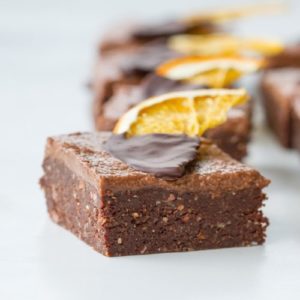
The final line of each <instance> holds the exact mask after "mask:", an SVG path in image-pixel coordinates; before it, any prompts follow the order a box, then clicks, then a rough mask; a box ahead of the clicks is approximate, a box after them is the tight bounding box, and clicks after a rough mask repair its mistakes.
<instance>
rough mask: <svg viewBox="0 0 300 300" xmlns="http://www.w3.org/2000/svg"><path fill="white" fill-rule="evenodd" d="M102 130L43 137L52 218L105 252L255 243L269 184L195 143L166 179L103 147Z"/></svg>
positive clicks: (263, 224)
mask: <svg viewBox="0 0 300 300" xmlns="http://www.w3.org/2000/svg"><path fill="white" fill-rule="evenodd" d="M110 135H111V134H110V133H104V132H102V133H75V134H70V135H63V136H58V137H52V138H49V139H48V142H47V147H46V152H45V159H44V163H43V168H44V172H45V174H44V176H43V177H42V178H41V181H40V183H41V186H42V188H43V189H44V191H45V195H46V199H47V206H48V212H49V214H50V216H51V218H52V220H53V221H54V222H56V223H58V224H59V225H61V226H63V227H65V228H66V229H68V230H70V231H71V232H73V233H74V234H75V235H76V236H78V237H79V238H80V239H82V240H83V241H85V242H86V243H87V244H89V245H90V246H92V247H93V248H94V249H95V250H97V251H99V252H101V253H102V254H104V255H107V256H122V255H132V254H147V253H162V252H177V251H191V250H200V249H211V248H223V247H235V246H250V245H257V244H258V245H260V244H262V243H263V242H264V241H265V230H266V227H267V224H268V220H267V218H266V217H264V215H263V213H262V211H261V207H262V205H263V201H264V199H265V198H266V196H265V194H264V193H263V192H262V189H263V188H264V187H265V186H267V185H268V184H269V181H268V180H267V179H265V178H264V177H263V176H261V175H260V174H259V173H258V172H257V171H256V170H254V169H252V168H250V167H248V166H246V165H243V164H241V163H239V162H237V161H235V160H234V159H232V158H230V157H229V156H228V155H227V154H225V153H223V152H222V151H221V150H220V149H219V148H218V147H217V146H215V145H213V144H212V143H211V142H209V141H207V140H204V139H203V140H202V141H201V144H200V147H199V149H198V156H197V159H196V161H195V162H194V163H193V164H192V165H190V166H189V168H188V169H187V172H186V174H185V175H184V176H183V177H181V178H179V179H177V180H174V181H167V180H165V179H162V178H157V177H155V176H153V175H151V174H149V173H144V172H141V171H137V170H135V169H133V168H131V167H129V166H128V165H126V164H125V163H123V162H121V161H120V160H118V159H116V158H114V157H113V156H112V155H111V154H109V153H108V152H107V151H105V150H104V149H103V144H104V143H105V141H106V140H107V139H108V138H109V136H110Z"/></svg>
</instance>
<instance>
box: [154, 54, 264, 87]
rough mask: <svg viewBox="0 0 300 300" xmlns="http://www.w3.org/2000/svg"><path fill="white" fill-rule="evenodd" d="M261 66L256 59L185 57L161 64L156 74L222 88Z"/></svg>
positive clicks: (261, 63)
mask: <svg viewBox="0 0 300 300" xmlns="http://www.w3.org/2000/svg"><path fill="white" fill-rule="evenodd" d="M263 65H264V61H263V60H261V59H258V58H246V57H202V56H186V57H180V58H177V59H172V60H170V61H168V62H166V63H163V64H162V65H160V66H159V67H158V68H157V70H156V72H157V74H158V75H160V76H163V77H166V78H169V79H173V80H181V81H185V82H188V83H194V84H200V85H201V84H202V85H206V86H208V87H213V88H222V87H227V86H229V85H231V84H232V83H233V82H234V81H236V80H237V79H239V78H240V77H241V76H243V75H245V74H248V73H252V72H255V71H257V70H259V68H261V67H262V66H263Z"/></svg>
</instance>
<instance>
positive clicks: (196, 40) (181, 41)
mask: <svg viewBox="0 0 300 300" xmlns="http://www.w3.org/2000/svg"><path fill="white" fill-rule="evenodd" d="M167 43H168V47H169V48H171V49H173V50H175V51H177V52H179V53H183V54H186V55H203V56H217V55H243V54H245V53H246V54H249V53H250V54H256V55H274V54H277V53H280V52H282V51H283V48H284V46H283V44H282V43H281V42H280V41H278V40H275V39H263V38H241V37H237V36H232V35H228V34H209V35H192V34H182V35H175V36H173V37H171V38H169V40H168V42H167Z"/></svg>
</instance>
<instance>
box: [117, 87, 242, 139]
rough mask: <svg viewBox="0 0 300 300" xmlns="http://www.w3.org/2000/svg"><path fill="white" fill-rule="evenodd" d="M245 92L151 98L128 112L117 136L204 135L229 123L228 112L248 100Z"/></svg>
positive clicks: (215, 91) (197, 92) (213, 91)
mask: <svg viewBox="0 0 300 300" xmlns="http://www.w3.org/2000/svg"><path fill="white" fill-rule="evenodd" d="M247 99H248V94H247V92H246V91H245V90H244V89H202V90H193V91H183V92H173V93H168V94H164V95H161V96H157V97H153V98H149V99H148V100H145V101H143V102H142V103H140V104H139V105H137V106H135V107H133V108H132V109H131V110H129V111H128V112H127V113H125V114H124V115H123V116H122V117H121V119H120V120H119V121H118V123H117V124H116V127H115V128H114V133H116V134H121V133H125V134H126V136H127V137H131V136H134V135H143V134H151V133H168V134H187V135H189V136H197V135H202V134H203V133H204V131H205V130H207V129H209V128H213V127H216V126H218V125H219V124H221V123H223V122H225V121H226V118H227V112H228V110H229V109H230V108H231V107H232V106H235V105H239V104H242V103H244V102H245V101H247Z"/></svg>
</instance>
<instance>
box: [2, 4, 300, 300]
mask: <svg viewBox="0 0 300 300" xmlns="http://www.w3.org/2000/svg"><path fill="white" fill-rule="evenodd" d="M199 2H201V1H196V0H194V1H192V0H189V1H187V0H186V1H182V0H173V1H158V0H152V1H148V2H145V1H137V0H136V1H133V0H130V1H129V0H128V1H121V0H119V1H118V0H110V1H106V2H105V3H104V1H103V0H98V1H97V0H87V1H83V0H82V1H71V0H69V1H59V0H52V1H50V0H48V1H46V0H45V1H38V0H27V1H17V0H10V1H5V0H3V1H0V4H1V5H0V6H1V9H0V50H1V51H0V53H1V55H0V104H1V105H0V125H1V126H0V299H3V300H7V299H13V300H15V299H22V300H24V299H26V300H27V299H28V300H34V299H43V300H48V299H49V300H50V299H51V300H53V299H55V300H60V299H61V300H68V299H72V300H77V299H105V300H111V299H116V300H122V299H124V300H127V299H130V300H135V299H137V300H141V299H143V300H148V299H149V300H150V299H151V300H154V299H172V300H177V299H180V300H181V299H186V300H194V299H205V300H211V299H217V300H219V299H222V300H226V299H228V300H235V299H237V300H240V299H243V300H248V299H249V300H253V299H255V300H266V299H267V300H268V299H272V300H276V299H289V300H293V299H295V300H298V299H300V217H299V216H300V155H299V154H296V153H292V152H287V151H285V150H283V149H281V148H280V147H279V146H278V145H277V143H276V141H275V140H274V138H273V137H272V136H271V135H270V134H269V132H268V131H267V129H265V128H264V126H262V125H261V122H260V121H259V120H260V118H257V119H258V122H257V126H256V132H255V136H254V138H253V142H252V144H251V149H250V150H251V153H250V156H249V159H248V162H249V163H250V164H251V165H253V166H254V167H256V168H257V169H259V170H260V171H261V172H262V173H263V174H264V175H265V176H266V177H268V178H270V179H272V184H271V185H270V187H269V188H268V189H267V193H268V195H269V201H268V202H267V206H266V208H265V213H266V215H267V216H268V217H269V218H270V222H271V225H270V227H269V229H268V239H267V242H266V244H265V245H264V246H262V247H252V248H239V249H225V250H208V251H200V252H191V253H180V254H161V255H148V256H136V257H123V258H106V257H103V256H102V255H100V254H98V253H96V252H94V251H93V250H92V249H90V248H89V247H88V246H86V245H85V244H84V243H82V242H81V241H80V240H78V239H77V238H76V237H74V236H73V235H71V234H70V233H69V232H67V231H65V230H63V229H62V228H60V227H58V226H56V225H55V224H53V223H52V222H51V221H50V220H49V218H48V216H47V213H46V207H45V200H44V196H43V194H42V192H41V190H40V189H39V186H38V179H39V177H40V176H41V173H42V171H41V167H40V165H41V161H42V156H43V148H44V144H45V139H46V137H47V136H48V135H54V134H60V133H67V132H73V131H78V130H82V131H84V130H91V129H92V122H91V110H90V105H91V101H90V98H91V97H90V94H89V92H88V91H87V89H86V87H85V83H86V82H87V81H88V79H89V74H90V72H91V68H92V63H93V59H94V57H95V47H96V42H97V40H98V37H99V36H100V34H101V31H102V30H104V28H105V26H107V25H108V24H110V23H112V22H113V21H115V20H118V19H120V18H125V17H126V16H130V15H133V16H140V17H141V16H148V17H150V16H155V15H164V14H165V13H166V12H168V11H170V14H171V13H179V12H181V11H185V12H187V11H189V10H192V9H193V8H196V7H199V8H200V7H203V6H206V7H208V6H210V7H212V6H220V5H225V3H234V1H221V0H220V1H216V0H211V1H206V2H203V1H202V2H201V3H202V4H201V3H199ZM235 2H236V1H235ZM245 2H246V1H240V3H245ZM249 2H250V1H248V3H249ZM201 5H202V6H201ZM189 8H190V9H189ZM299 19H300V5H299V3H297V2H296V1H294V2H293V3H292V10H291V12H290V14H289V15H281V16H270V17H256V18H251V19H248V20H245V21H243V22H242V23H241V24H240V25H238V26H237V27H236V28H237V31H238V32H240V33H246V34H249V35H252V36H257V35H259V36H266V35H273V36H279V37H283V38H285V39H288V40H291V39H297V38H300V29H299V22H300V21H299ZM112 34H113V33H112ZM297 34H298V36H297ZM255 81H256V79H251V80H248V82H247V85H248V86H250V87H251V86H253V82H255ZM252 92H253V91H252Z"/></svg>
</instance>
